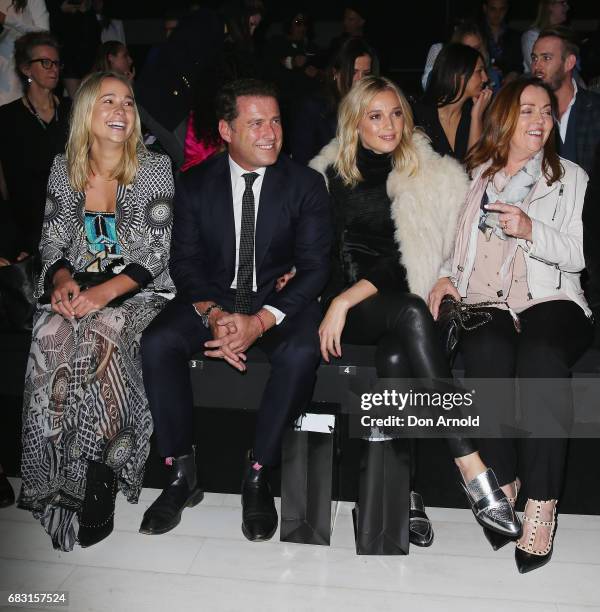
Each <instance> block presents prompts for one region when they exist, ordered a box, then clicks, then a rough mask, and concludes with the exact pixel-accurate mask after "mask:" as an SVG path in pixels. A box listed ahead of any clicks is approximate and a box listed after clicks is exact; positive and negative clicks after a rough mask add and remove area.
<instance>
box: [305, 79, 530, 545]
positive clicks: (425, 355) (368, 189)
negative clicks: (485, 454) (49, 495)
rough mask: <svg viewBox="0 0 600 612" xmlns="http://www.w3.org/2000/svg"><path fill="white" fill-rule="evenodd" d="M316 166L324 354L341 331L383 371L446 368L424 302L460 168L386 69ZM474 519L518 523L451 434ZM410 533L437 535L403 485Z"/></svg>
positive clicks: (448, 247) (361, 86)
mask: <svg viewBox="0 0 600 612" xmlns="http://www.w3.org/2000/svg"><path fill="white" fill-rule="evenodd" d="M310 165H311V166H312V167H313V168H315V169H316V170H318V171H320V172H321V173H323V174H324V176H325V178H326V181H327V184H328V188H329V193H330V196H331V203H332V211H333V215H334V218H335V229H336V243H335V247H334V253H333V257H332V274H331V279H330V282H329V284H328V286H327V287H326V289H325V292H324V294H323V297H322V301H323V304H324V306H325V308H326V313H325V317H324V318H323V322H322V323H321V327H320V329H319V335H320V339H321V353H322V355H323V359H325V361H327V362H329V360H330V357H331V356H333V357H341V345H342V342H349V343H353V344H365V345H373V344H374V345H376V346H377V351H376V357H375V362H376V363H375V365H376V369H377V375H378V377H380V378H401V377H406V376H407V372H406V364H408V367H409V369H410V372H409V375H411V376H413V377H415V378H436V379H451V378H452V374H451V371H450V367H449V364H448V361H447V359H446V357H445V355H444V353H443V351H442V348H441V343H440V342H439V339H438V337H437V335H436V330H435V328H434V322H433V319H432V317H431V314H430V313H429V310H428V308H427V304H426V303H425V299H426V298H427V295H428V293H429V290H430V289H431V287H432V286H433V284H434V283H435V282H436V281H437V279H438V277H439V270H440V267H441V265H442V262H444V261H445V259H446V258H447V257H448V255H449V254H450V253H451V252H452V247H453V237H454V235H455V228H456V223H457V213H458V210H459V207H460V206H461V203H462V202H464V198H465V194H466V191H467V177H466V175H465V174H464V172H463V170H462V169H461V167H460V166H459V164H458V163H457V162H456V161H455V160H453V159H450V158H448V157H445V158H443V157H440V156H439V155H438V154H437V153H435V152H434V151H433V149H432V148H431V146H430V145H429V141H428V140H427V138H426V137H425V136H423V135H421V134H420V133H419V132H415V131H414V124H413V118H412V113H411V110H410V106H409V105H408V102H407V101H406V98H405V97H404V95H403V94H402V93H401V91H400V90H399V89H398V87H397V86H396V85H395V84H394V83H392V82H391V81H389V80H388V79H385V78H381V77H367V78H365V79H363V80H361V81H360V82H359V83H357V84H356V85H355V86H354V87H353V88H352V90H351V91H350V92H349V93H348V95H347V96H346V97H345V98H344V100H343V101H342V103H341V105H340V109H339V116H338V128H337V137H336V139H335V140H333V141H332V142H331V143H330V144H328V145H327V146H326V147H325V148H324V149H323V150H322V151H321V153H320V154H319V155H318V156H317V157H316V158H315V159H314V160H313V161H312V162H311V164H310ZM448 443H449V446H450V452H451V454H452V456H453V457H454V460H455V462H456V465H457V467H458V469H459V470H460V472H461V474H462V477H463V480H464V488H465V491H466V493H467V496H468V498H469V502H470V503H471V506H472V507H474V504H475V503H477V507H478V510H477V512H475V509H474V512H475V516H476V518H477V520H478V521H479V522H480V523H482V524H484V525H485V526H488V527H490V528H491V529H492V530H494V531H496V532H499V533H504V534H509V533H510V534H514V533H519V532H520V530H521V526H520V523H519V520H518V518H517V516H516V515H515V513H514V511H513V509H512V506H511V505H510V504H509V502H508V501H507V499H506V496H505V495H504V493H502V491H501V489H500V487H499V486H498V483H497V481H496V477H495V476H494V474H493V472H492V471H491V470H488V469H487V468H486V466H485V465H484V464H483V462H482V461H481V459H480V458H479V454H478V452H477V450H476V448H475V446H474V445H473V443H472V442H471V440H468V439H465V438H453V439H449V440H448ZM411 511H412V512H411V517H412V519H413V520H411V542H412V543H413V544H417V545H420V546H428V545H429V544H431V541H432V539H433V532H432V530H431V524H430V523H429V520H428V519H427V516H426V514H425V511H424V507H423V504H422V500H421V499H420V496H418V494H417V495H415V494H411Z"/></svg>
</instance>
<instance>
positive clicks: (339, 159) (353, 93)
mask: <svg viewBox="0 0 600 612" xmlns="http://www.w3.org/2000/svg"><path fill="white" fill-rule="evenodd" d="M383 91H393V92H394V93H395V94H396V95H397V96H398V101H399V102H400V108H401V110H402V115H403V117H404V128H403V129H402V137H401V139H400V142H399V143H398V146H397V147H396V149H395V150H394V151H393V153H392V165H393V167H394V168H399V169H402V170H405V171H407V172H408V174H409V176H412V175H414V174H415V173H416V172H417V170H418V168H419V162H418V158H417V152H416V150H415V146H414V144H413V139H412V135H413V131H414V119H413V114H412V110H411V108H410V104H409V103H408V100H407V99H406V98H405V97H404V94H403V93H402V92H401V91H400V88H399V87H398V86H397V85H396V84H395V83H394V82H393V81H390V80H389V79H386V78H385V77H373V76H372V77H365V78H364V79H361V80H360V81H359V82H358V83H356V84H355V85H354V86H353V87H352V89H351V90H350V91H349V92H348V93H347V94H346V96H345V97H344V99H343V100H342V102H341V103H340V108H339V112H338V125H337V134H336V136H337V140H338V151H337V155H336V158H335V161H334V164H333V165H334V168H335V170H336V172H337V173H338V175H339V176H340V177H341V178H342V181H343V182H344V184H345V185H347V186H350V187H355V186H356V184H357V183H359V182H360V181H362V180H363V177H362V176H361V174H360V172H359V170H358V167H357V165H356V154H357V150H358V140H359V136H358V125H359V123H360V121H361V120H362V119H363V118H364V117H365V116H366V114H367V110H368V108H369V105H370V104H371V102H372V100H373V98H374V97H375V96H376V95H377V94H379V93H381V92H383Z"/></svg>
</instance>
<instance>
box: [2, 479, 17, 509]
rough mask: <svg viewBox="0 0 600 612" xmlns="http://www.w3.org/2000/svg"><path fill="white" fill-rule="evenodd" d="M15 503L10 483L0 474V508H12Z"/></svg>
mask: <svg viewBox="0 0 600 612" xmlns="http://www.w3.org/2000/svg"><path fill="white" fill-rule="evenodd" d="M14 503H15V492H14V491H13V488H12V487H11V486H10V482H9V480H8V478H7V477H6V474H5V473H4V472H2V473H1V474H0V508H6V507H7V506H12V505H13V504H14Z"/></svg>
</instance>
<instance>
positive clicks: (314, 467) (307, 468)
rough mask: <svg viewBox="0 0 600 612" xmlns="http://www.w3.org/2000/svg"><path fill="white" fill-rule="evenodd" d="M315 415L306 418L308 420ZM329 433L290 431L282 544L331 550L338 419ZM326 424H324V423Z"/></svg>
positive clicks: (284, 473) (283, 474)
mask: <svg viewBox="0 0 600 612" xmlns="http://www.w3.org/2000/svg"><path fill="white" fill-rule="evenodd" d="M307 416H308V417H311V416H313V415H304V418H306V417H307ZM319 416H325V417H329V418H330V423H332V424H333V427H332V426H331V425H330V426H328V427H327V429H329V431H328V432H327V433H325V432H324V431H306V430H301V429H299V427H301V425H298V422H301V421H302V417H301V419H299V421H298V422H297V425H296V428H294V429H291V430H289V431H288V432H287V433H286V435H285V437H284V440H283V447H282V456H281V526H280V530H279V531H280V539H281V541H282V542H296V543H297V544H321V545H325V546H329V543H330V541H331V533H332V531H333V524H334V521H335V515H336V511H337V502H336V501H335V498H336V497H337V495H336V490H337V473H338V469H337V465H338V462H337V459H336V457H337V443H336V428H335V419H334V417H333V416H331V415H319ZM322 422H323V421H322Z"/></svg>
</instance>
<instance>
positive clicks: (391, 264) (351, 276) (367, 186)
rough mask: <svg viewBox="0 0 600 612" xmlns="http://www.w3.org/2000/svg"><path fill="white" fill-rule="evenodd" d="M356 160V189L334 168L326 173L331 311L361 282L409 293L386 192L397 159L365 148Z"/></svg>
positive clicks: (326, 294) (327, 294)
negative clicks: (330, 239) (331, 238)
mask: <svg viewBox="0 0 600 612" xmlns="http://www.w3.org/2000/svg"><path fill="white" fill-rule="evenodd" d="M356 162H357V167H358V170H359V171H360V173H361V175H362V177H363V180H362V181H361V182H359V183H358V185H356V187H353V188H352V187H348V186H346V185H344V183H343V181H342V179H341V178H340V177H339V176H338V175H337V173H336V171H335V169H334V168H333V166H330V167H329V168H328V169H327V172H326V173H327V180H328V182H329V194H330V197H331V205H332V211H333V215H334V222H335V243H334V246H333V251H332V266H331V276H330V279H329V283H328V285H327V287H326V288H325V291H324V292H323V304H324V305H325V306H326V307H327V306H328V305H329V302H330V301H331V300H332V299H333V298H334V297H335V296H337V295H339V294H340V293H341V292H342V291H343V290H344V289H346V288H347V287H349V286H350V285H353V284H354V283H356V282H357V281H359V280H361V279H365V280H368V281H369V282H371V283H372V284H373V285H375V287H377V289H378V291H386V290H394V291H406V292H408V283H407V281H406V270H405V269H404V266H402V265H401V264H400V249H399V246H400V245H398V243H397V242H396V240H395V238H394V230H395V227H394V222H393V220H392V217H391V208H390V206H391V201H390V198H389V197H388V195H387V191H386V181H387V177H388V175H389V173H390V172H391V170H392V158H391V156H390V155H383V154H381V155H378V154H376V153H373V152H372V151H369V150H367V149H365V148H364V147H362V146H361V145H360V144H359V146H358V152H357V160H356Z"/></svg>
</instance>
